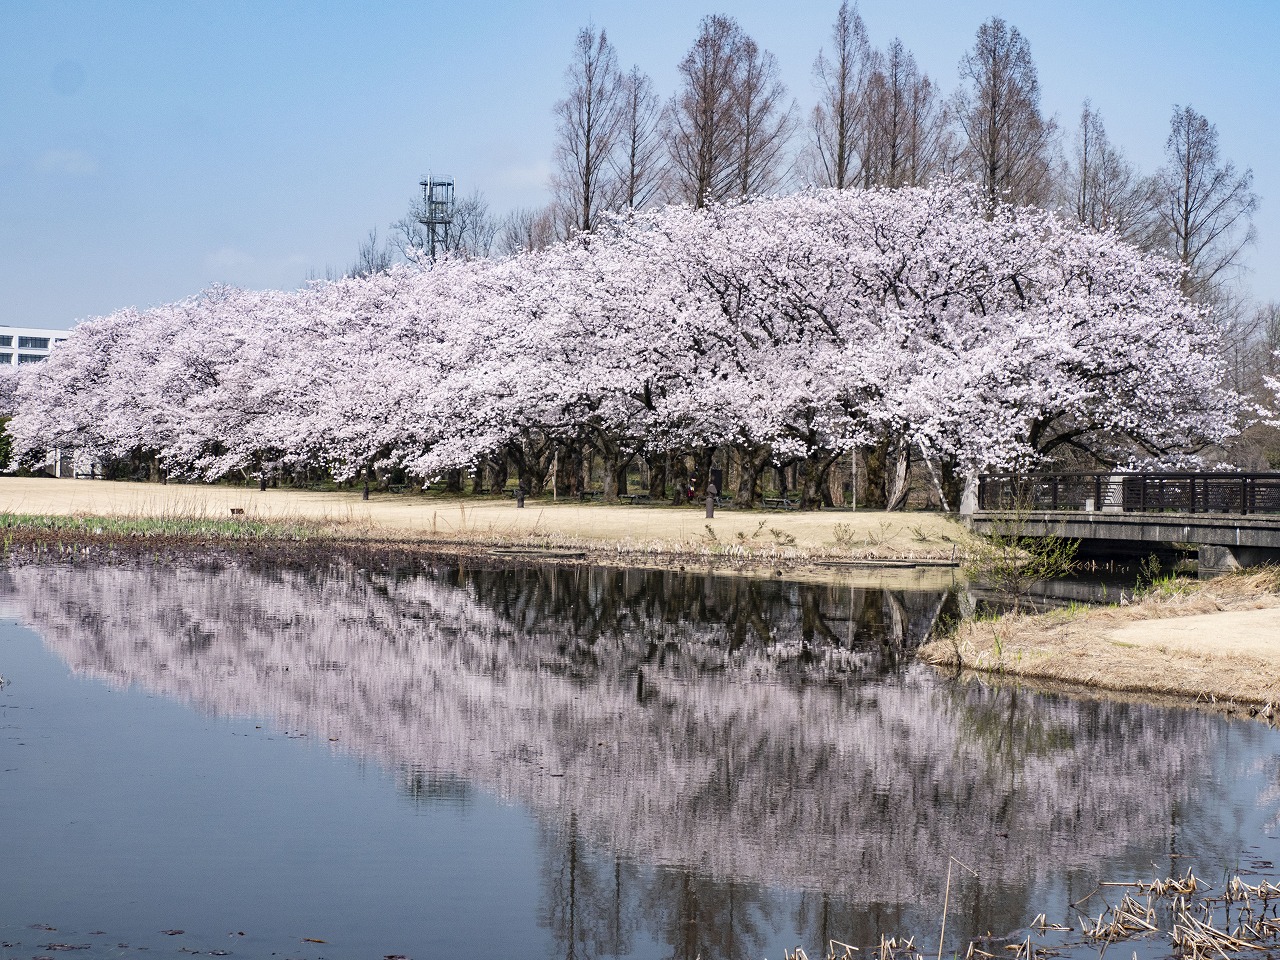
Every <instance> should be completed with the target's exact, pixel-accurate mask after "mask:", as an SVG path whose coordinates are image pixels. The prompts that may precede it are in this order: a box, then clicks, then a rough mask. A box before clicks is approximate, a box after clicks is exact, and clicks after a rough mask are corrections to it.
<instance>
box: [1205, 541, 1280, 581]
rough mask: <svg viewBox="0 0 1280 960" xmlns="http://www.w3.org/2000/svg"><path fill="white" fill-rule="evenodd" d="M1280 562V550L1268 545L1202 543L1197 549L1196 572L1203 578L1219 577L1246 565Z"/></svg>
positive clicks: (1257, 565)
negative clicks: (1245, 545)
mask: <svg viewBox="0 0 1280 960" xmlns="http://www.w3.org/2000/svg"><path fill="white" fill-rule="evenodd" d="M1277 563H1280V550H1270V549H1267V548H1266V547H1229V546H1220V545H1218V544H1211V543H1205V544H1201V545H1200V547H1199V549H1198V550H1197V551H1196V574H1197V575H1198V576H1199V577H1201V578H1202V579H1204V578H1206V577H1217V576H1221V575H1222V574H1224V573H1231V572H1232V571H1233V570H1242V569H1244V568H1245V567H1260V566H1262V565H1264V564H1277Z"/></svg>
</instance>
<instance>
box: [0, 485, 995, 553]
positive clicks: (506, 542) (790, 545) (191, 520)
mask: <svg viewBox="0 0 1280 960" xmlns="http://www.w3.org/2000/svg"><path fill="white" fill-rule="evenodd" d="M0 527H3V530H4V534H5V536H6V537H7V538H8V540H9V542H11V543H20V544H32V543H41V542H80V541H88V542H92V543H98V544H100V543H106V542H111V541H113V540H119V541H125V542H134V541H139V540H146V539H149V538H158V539H162V540H166V541H172V542H179V541H182V540H184V539H185V540H187V541H189V542H191V543H193V544H200V543H230V542H244V541H260V542H268V541H278V542H285V541H298V540H310V541H321V542H324V541H335V542H365V543H371V542H377V543H387V544H398V545H401V546H404V547H409V548H412V547H422V548H424V549H436V548H449V549H485V548H506V549H513V548H515V549H524V550H528V551H532V552H534V553H543V554H545V555H553V554H554V555H555V556H553V557H552V558H553V559H564V558H566V557H567V556H568V555H569V554H581V555H582V556H583V557H584V558H586V559H591V560H600V561H613V562H621V563H633V564H641V565H646V564H650V563H668V562H683V561H688V560H695V559H696V560H712V561H727V562H730V563H737V564H743V565H752V564H758V565H769V566H773V567H786V568H794V567H798V566H803V565H810V564H815V563H823V562H843V561H857V560H872V559H913V560H933V561H942V562H950V561H953V560H957V559H959V558H962V557H963V556H964V555H965V554H966V552H967V549H968V546H969V544H971V543H972V541H971V539H970V537H969V534H968V533H967V532H966V531H965V530H964V528H963V527H962V526H961V525H960V524H959V523H957V522H956V521H955V520H954V519H952V518H951V517H948V516H946V515H942V514H930V513H883V512H875V511H859V512H851V511H814V512H805V513H800V512H797V511H760V510H728V509H720V510H717V512H716V516H715V518H714V519H711V520H708V519H707V518H706V517H705V515H704V510H703V508H701V507H697V508H695V507H687V506H686V507H671V506H668V505H659V506H648V505H646V506H631V505H626V504H602V503H577V502H565V501H559V502H553V501H549V500H540V501H529V503H528V505H527V506H526V507H525V508H524V509H517V508H516V506H515V503H514V502H513V501H511V500H506V499H500V498H488V497H483V498H481V497H464V498H453V499H450V498H444V497H436V496H430V497H427V496H421V495H412V494H374V495H373V496H372V497H371V498H370V499H369V500H367V501H366V500H362V499H361V498H360V495H359V493H357V492H354V491H336V492H324V493H319V492H312V491H297V490H267V491H263V492H259V491H257V490H256V489H247V488H243V487H230V486H204V485H194V484H193V485H180V484H167V485H158V484H137V483H109V482H104V481H89V480H79V481H74V480H47V479H28V478H0Z"/></svg>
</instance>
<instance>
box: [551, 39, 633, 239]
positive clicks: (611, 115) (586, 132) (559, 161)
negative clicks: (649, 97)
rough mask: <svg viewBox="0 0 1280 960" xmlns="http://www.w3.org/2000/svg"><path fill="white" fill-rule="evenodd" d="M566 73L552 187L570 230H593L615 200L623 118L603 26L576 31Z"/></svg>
mask: <svg viewBox="0 0 1280 960" xmlns="http://www.w3.org/2000/svg"><path fill="white" fill-rule="evenodd" d="M565 79H566V81H567V84H568V93H567V94H566V95H565V97H564V99H563V100H560V101H558V102H557V103H556V106H555V115H556V148H555V172H554V174H553V175H552V180H551V187H552V192H553V194H554V196H555V200H556V203H557V205H558V206H559V207H560V210H561V215H562V217H563V220H564V224H565V226H566V227H567V228H568V232H573V231H577V230H591V229H593V228H594V227H595V225H596V219H597V218H598V217H599V216H600V214H601V213H603V212H605V211H607V210H609V209H610V208H611V207H612V206H613V205H614V203H615V200H616V196H615V191H616V189H617V178H616V177H615V176H614V175H613V164H614V156H613V155H614V152H615V150H616V149H617V147H618V139H619V133H620V131H621V129H622V119H623V111H622V106H623V103H622V101H623V89H624V84H623V78H622V76H621V74H620V73H619V72H618V57H617V54H616V53H615V52H614V49H613V46H612V44H610V43H609V39H608V37H607V36H606V35H605V31H604V30H600V31H599V32H596V30H595V29H594V28H593V27H583V28H582V29H581V30H579V31H578V39H577V41H576V43H575V44H574V50H573V60H572V62H571V63H570V64H569V68H568V69H567V70H566V71H565Z"/></svg>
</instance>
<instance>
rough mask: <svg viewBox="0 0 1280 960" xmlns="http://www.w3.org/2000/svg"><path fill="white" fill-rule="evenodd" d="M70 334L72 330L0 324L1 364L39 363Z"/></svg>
mask: <svg viewBox="0 0 1280 960" xmlns="http://www.w3.org/2000/svg"><path fill="white" fill-rule="evenodd" d="M70 335H71V331H70V330H45V329H43V328H41V327H10V326H5V325H3V324H0V364H7V365H10V366H15V367H16V366H17V365H18V364H20V363H39V362H40V361H41V360H43V359H44V358H45V357H47V356H48V355H49V352H50V351H51V350H53V349H54V347H56V346H57V345H58V344H60V343H62V342H63V341H64V340H66V339H67V337H69V336H70Z"/></svg>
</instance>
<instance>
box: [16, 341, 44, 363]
mask: <svg viewBox="0 0 1280 960" xmlns="http://www.w3.org/2000/svg"><path fill="white" fill-rule="evenodd" d="M18 349H19V350H48V349H49V338H48V337H19V338H18ZM19 362H21V361H19Z"/></svg>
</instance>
